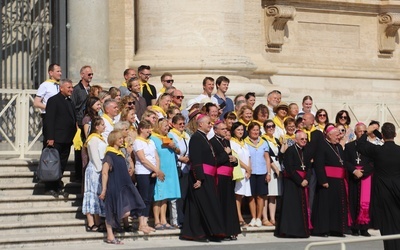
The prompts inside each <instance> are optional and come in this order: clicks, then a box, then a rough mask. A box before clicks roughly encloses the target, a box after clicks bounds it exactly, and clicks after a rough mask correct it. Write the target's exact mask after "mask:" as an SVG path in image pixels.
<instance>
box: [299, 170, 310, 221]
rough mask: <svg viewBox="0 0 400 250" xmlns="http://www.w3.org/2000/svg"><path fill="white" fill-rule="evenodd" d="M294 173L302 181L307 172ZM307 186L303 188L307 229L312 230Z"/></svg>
mask: <svg viewBox="0 0 400 250" xmlns="http://www.w3.org/2000/svg"><path fill="white" fill-rule="evenodd" d="M296 172H297V173H298V174H299V175H300V177H301V178H303V180H304V179H305V178H306V175H307V172H305V171H300V170H296ZM308 192H309V191H308V185H307V186H306V187H305V188H304V193H305V196H306V205H307V214H308V229H313V226H312V224H311V209H310V203H309V202H308Z"/></svg>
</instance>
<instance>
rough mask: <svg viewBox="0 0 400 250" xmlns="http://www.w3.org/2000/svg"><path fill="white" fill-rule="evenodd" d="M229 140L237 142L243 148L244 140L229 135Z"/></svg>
mask: <svg viewBox="0 0 400 250" xmlns="http://www.w3.org/2000/svg"><path fill="white" fill-rule="evenodd" d="M231 141H234V142H236V143H237V144H239V145H240V147H242V148H243V146H244V140H241V141H239V140H238V139H236V138H235V137H231Z"/></svg>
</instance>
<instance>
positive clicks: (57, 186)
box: [44, 142, 72, 191]
mask: <svg viewBox="0 0 400 250" xmlns="http://www.w3.org/2000/svg"><path fill="white" fill-rule="evenodd" d="M71 145H72V144H71V143H57V142H54V148H55V149H57V151H58V153H59V154H60V163H61V170H62V173H64V171H65V169H66V168H67V164H68V157H69V153H70V151H71ZM61 178H62V177H61ZM61 178H60V179H59V180H57V181H47V182H45V183H44V184H45V187H44V188H45V191H50V190H54V191H59V190H61V189H62V188H63V184H62V182H61Z"/></svg>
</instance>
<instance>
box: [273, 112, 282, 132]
mask: <svg viewBox="0 0 400 250" xmlns="http://www.w3.org/2000/svg"><path fill="white" fill-rule="evenodd" d="M272 121H273V122H274V123H275V125H276V126H278V127H280V128H281V129H285V126H284V125H283V122H284V121H285V118H284V119H283V120H281V119H280V118H279V117H278V116H277V115H276V116H275V117H274V118H272Z"/></svg>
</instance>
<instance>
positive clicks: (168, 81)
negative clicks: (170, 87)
mask: <svg viewBox="0 0 400 250" xmlns="http://www.w3.org/2000/svg"><path fill="white" fill-rule="evenodd" d="M165 82H167V83H174V80H173V79H171V80H165Z"/></svg>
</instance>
